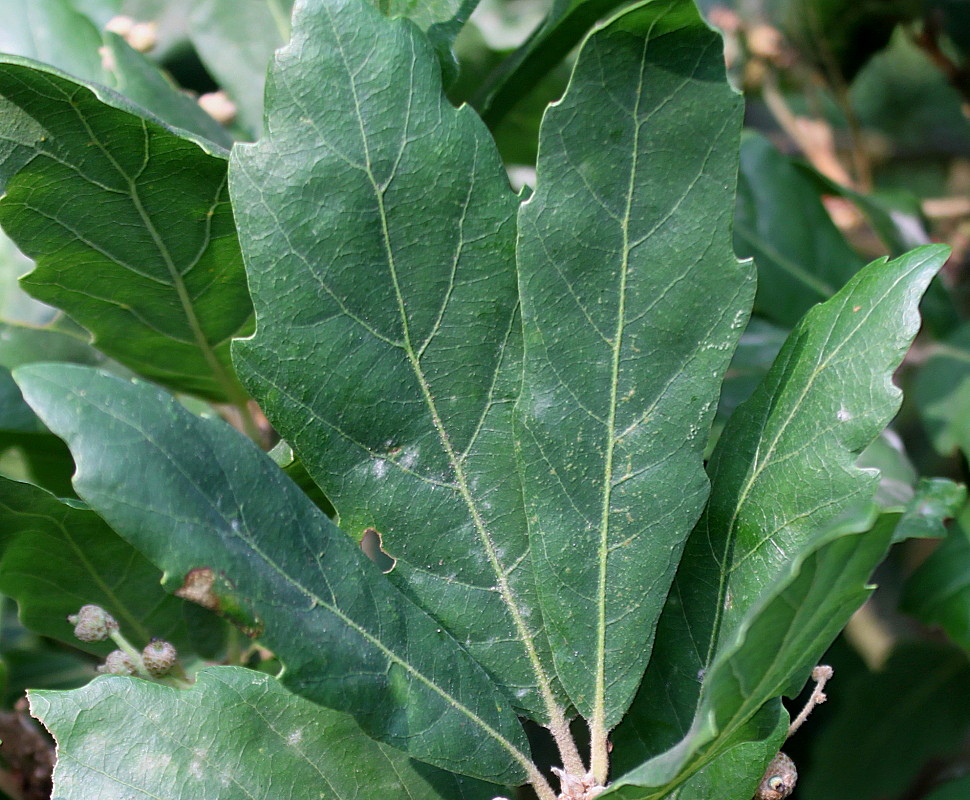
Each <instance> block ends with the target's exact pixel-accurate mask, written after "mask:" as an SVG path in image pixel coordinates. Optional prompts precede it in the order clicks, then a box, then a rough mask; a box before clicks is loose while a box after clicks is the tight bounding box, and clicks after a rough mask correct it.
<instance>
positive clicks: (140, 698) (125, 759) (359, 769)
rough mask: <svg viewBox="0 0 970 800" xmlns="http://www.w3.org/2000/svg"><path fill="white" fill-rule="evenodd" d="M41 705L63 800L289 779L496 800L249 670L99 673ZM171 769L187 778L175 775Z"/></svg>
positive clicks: (223, 788) (487, 787) (276, 788)
mask: <svg viewBox="0 0 970 800" xmlns="http://www.w3.org/2000/svg"><path fill="white" fill-rule="evenodd" d="M30 705H31V713H32V714H33V715H34V716H35V717H37V718H38V719H40V721H41V722H43V723H44V725H45V726H46V727H47V728H48V729H49V730H50V731H51V732H52V733H53V734H54V736H55V738H56V739H57V742H58V755H59V758H58V761H57V766H56V767H55V771H54V787H55V788H54V791H55V794H56V796H57V797H63V798H64V800H81V798H88V797H91V796H97V797H101V798H104V800H122V798H130V797H131V796H132V794H131V793H132V792H133V791H136V792H138V793H139V794H142V795H143V796H150V797H154V798H159V800H169V799H170V800H180V798H184V797H185V792H186V791H187V790H188V791H191V792H192V794H193V796H194V797H197V798H199V799H200V800H229V799H230V798H238V797H241V796H245V797H247V798H252V800H256V798H264V799H265V800H270V798H276V797H279V796H280V786H281V776H285V784H284V785H285V787H286V788H285V790H284V791H285V792H288V793H291V796H302V797H310V796H315V795H317V794H318V793H320V792H321V791H322V787H326V791H327V792H328V794H327V795H326V796H328V797H334V798H337V799H338V800H352V798H361V800H366V799H367V798H374V800H376V798H383V797H403V798H407V800H437V798H439V797H441V796H442V795H444V796H452V793H453V794H454V795H457V796H458V797H460V798H462V800H487V799H488V798H489V797H491V794H490V792H491V793H494V791H495V789H496V787H495V786H494V785H493V784H482V783H477V782H475V781H470V780H467V779H466V780H462V779H459V778H457V777H456V776H451V775H447V774H445V773H441V772H439V771H437V770H427V769H424V768H421V767H420V766H419V765H416V764H415V762H413V761H411V760H410V759H409V758H408V757H407V756H405V755H404V754H403V753H401V752H400V751H397V750H395V749H393V748H391V747H388V746H387V745H381V744H378V743H377V742H375V741H373V740H372V739H369V738H368V737H367V736H366V735H365V734H364V732H363V731H362V730H361V729H360V728H359V727H358V726H357V725H356V724H355V723H354V721H353V719H352V718H351V717H349V716H348V715H346V714H341V713H339V712H336V711H330V710H328V709H324V708H321V707H320V706H317V705H314V704H312V703H310V702H308V701H306V700H303V699H301V698H300V697H297V696H296V695H292V694H290V693H289V692H287V691H286V690H285V689H284V688H283V687H282V685H281V684H280V683H279V682H278V681H276V680H275V679H274V678H272V677H270V676H269V675H265V674H262V673H258V672H254V671H252V670H248V669H243V668H240V667H209V668H206V669H204V670H202V671H201V672H200V673H199V674H198V678H197V681H196V683H195V684H194V685H193V686H192V687H191V688H190V689H188V690H187V691H179V690H176V689H172V688H170V687H167V686H161V685H158V684H154V683H150V682H148V681H142V680H137V679H131V678H118V677H110V678H99V679H97V680H95V681H93V682H92V683H89V684H88V685H87V686H84V687H83V688H81V689H75V690H73V691H70V692H51V691H31V692H30ZM119 729H123V730H124V731H125V743H126V747H125V748H123V750H119V751H110V750H109V751H107V752H106V751H105V747H104V741H105V738H109V739H111V738H114V737H116V736H117V735H118V731H119ZM119 752H120V753H121V755H120V757H118V756H117V755H116V753H119ZM149 765H151V766H149ZM171 770H177V771H178V773H179V774H180V775H183V776H184V780H175V781H173V780H172V779H171ZM188 787H191V789H188ZM445 792H447V794H445Z"/></svg>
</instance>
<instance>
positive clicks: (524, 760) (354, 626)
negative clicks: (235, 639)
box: [62, 387, 544, 780]
mask: <svg viewBox="0 0 970 800" xmlns="http://www.w3.org/2000/svg"><path fill="white" fill-rule="evenodd" d="M62 388H67V389H68V390H69V391H71V392H72V394H74V396H75V397H76V398H77V399H78V401H79V402H81V403H86V404H88V405H91V406H93V407H94V408H96V409H97V410H98V411H100V412H101V413H102V414H104V415H105V416H108V417H111V418H112V419H114V420H116V421H117V422H118V423H120V424H121V425H123V426H127V427H129V428H131V429H133V430H134V431H136V432H137V433H138V434H139V435H140V436H141V437H142V438H143V440H144V441H145V442H146V443H148V444H150V445H152V446H154V447H155V448H156V449H157V450H158V452H159V453H160V454H161V455H162V456H163V457H164V458H165V460H166V461H167V462H168V463H169V464H171V466H172V467H173V468H174V469H175V470H176V471H178V473H179V474H180V475H181V476H182V477H183V478H184V479H185V481H186V482H187V483H188V484H189V485H190V486H192V487H193V488H194V489H195V490H196V492H197V494H198V496H199V497H200V498H201V499H202V500H203V501H204V502H205V503H206V504H207V505H208V507H209V509H210V510H211V512H212V513H213V514H214V515H215V516H216V517H218V518H219V519H220V520H221V521H222V522H223V523H224V527H223V531H232V532H233V535H235V536H236V537H238V538H239V539H240V540H241V541H242V542H243V543H244V544H245V545H246V546H247V547H249V548H250V549H251V550H252V552H253V553H255V554H256V555H257V556H259V558H261V559H262V561H263V562H264V563H265V564H266V566H268V567H269V568H270V569H271V570H272V571H273V572H274V573H276V574H277V575H278V576H279V577H280V578H281V579H282V580H283V581H285V582H286V583H288V584H289V585H290V586H292V587H293V588H295V589H296V590H297V591H299V592H300V594H302V595H304V596H305V597H306V598H307V599H308V600H309V601H310V602H311V604H312V606H319V607H321V608H324V609H326V610H327V611H329V612H330V613H332V614H333V615H334V616H335V617H337V618H338V619H339V620H341V621H342V622H343V623H344V624H345V625H347V627H348V628H350V629H351V630H353V631H355V632H356V633H357V634H358V635H359V636H360V637H361V638H362V639H364V640H365V641H367V642H369V643H370V644H371V645H373V646H374V647H375V648H377V649H378V650H379V651H380V652H382V653H383V654H384V655H385V657H386V658H387V659H388V660H389V661H392V662H393V663H395V664H397V665H398V666H400V667H401V668H402V669H404V670H406V671H407V672H408V673H409V674H411V675H413V676H414V677H415V678H416V679H418V680H419V681H420V682H421V683H423V684H424V685H425V686H427V687H428V688H429V689H431V690H432V691H433V692H435V693H436V694H438V695H439V696H440V697H441V698H442V699H444V700H445V701H446V702H447V703H448V704H449V705H451V707H452V708H454V709H456V710H457V711H459V712H460V713H462V714H463V715H465V716H466V717H468V718H469V719H470V720H471V721H472V722H474V723H475V724H476V725H478V726H479V727H480V728H481V729H482V730H484V731H485V732H486V733H487V734H488V735H489V736H490V737H491V738H493V739H495V740H496V741H497V742H499V744H501V745H502V746H503V747H504V748H505V749H506V750H507V751H508V752H509V753H510V754H511V755H512V756H513V758H515V759H516V761H517V762H518V763H519V764H520V765H521V766H522V767H524V768H525V769H526V771H527V772H529V775H530V779H531V778H532V777H533V776H534V775H536V776H538V777H539V778H540V779H541V778H542V776H541V775H539V773H538V771H537V770H536V768H535V766H534V765H533V764H532V762H531V761H530V760H529V759H528V757H527V756H525V755H524V754H523V753H522V752H521V751H520V750H519V749H518V748H517V747H516V746H515V745H514V744H512V743H511V742H510V741H508V739H506V738H505V737H504V736H502V734H500V733H499V732H498V731H496V730H495V729H494V728H492V727H491V726H490V725H489V724H488V723H487V722H485V721H484V720H483V719H482V718H481V717H479V716H478V715H477V714H475V712H473V711H472V710H471V709H470V708H468V707H467V706H465V705H464V704H463V703H461V702H460V701H459V700H458V699H457V698H455V697H454V696H452V694H451V693H450V692H448V691H446V690H445V689H443V688H442V687H440V686H439V685H438V684H437V683H435V681H433V680H432V679H431V678H429V677H427V676H426V675H425V674H424V673H423V672H421V671H420V670H418V669H417V668H416V667H415V666H413V665H412V664H411V663H410V662H408V661H407V660H406V659H404V658H403V657H401V656H399V655H398V654H397V653H395V652H394V651H393V650H391V649H390V648H389V647H388V646H387V645H385V644H384V643H383V642H382V641H381V640H380V639H378V638H376V637H375V636H374V635H373V634H371V633H370V632H369V631H367V630H366V629H365V628H363V627H362V626H361V625H360V624H358V623H357V622H355V621H354V620H353V619H351V618H350V617H348V616H346V615H345V614H344V613H343V612H342V611H340V609H339V608H337V606H335V605H332V604H330V603H328V602H327V601H326V600H325V599H324V598H322V597H320V596H318V595H317V594H316V593H315V592H313V591H312V590H311V589H310V588H309V587H306V586H304V585H303V584H302V583H301V582H300V581H298V580H297V579H296V578H294V577H293V576H291V575H290V574H289V573H288V572H286V570H284V569H283V568H282V567H281V566H280V565H279V564H277V563H276V561H275V560H274V559H272V558H271V557H270V556H269V555H268V554H267V553H265V552H264V551H263V550H262V549H261V548H260V547H259V546H258V545H257V544H256V543H255V542H254V541H253V540H252V539H251V538H250V537H249V536H247V535H244V533H243V527H242V525H240V524H237V525H236V526H233V525H232V522H233V521H235V520H230V519H228V518H226V516H225V515H224V514H223V513H222V511H221V510H220V509H219V507H218V506H217V505H216V504H215V503H214V501H213V499H212V497H211V496H210V495H209V494H207V493H206V492H205V491H204V490H203V489H202V487H201V486H199V485H198V484H197V483H196V482H195V480H194V479H193V478H192V476H191V475H190V474H189V473H187V472H186V471H185V470H184V469H183V467H182V464H181V462H180V460H179V459H178V458H177V457H176V456H175V455H174V454H173V453H170V452H169V451H168V450H167V449H165V448H164V447H163V446H162V444H161V442H159V441H158V440H157V439H155V438H154V437H153V436H152V434H151V431H148V430H145V429H144V428H142V427H141V426H140V425H138V424H136V423H135V422H134V421H133V420H130V419H126V418H124V417H121V416H119V415H117V414H116V413H114V412H113V410H112V409H111V408H110V407H108V406H106V405H103V404H101V403H98V402H96V401H95V400H94V399H93V398H91V397H88V396H82V395H79V394H78V393H77V392H76V391H74V390H73V389H72V388H70V387H62ZM253 446H255V445H253ZM79 469H80V468H79ZM79 474H80V472H79ZM227 477H228V476H227ZM230 485H231V484H230ZM112 500H113V501H114V502H115V503H118V504H119V505H128V506H131V507H133V508H139V507H138V506H135V505H134V504H132V503H130V502H129V501H127V500H125V499H123V498H121V497H119V496H112ZM234 502H236V504H237V505H239V507H240V508H241V507H242V506H241V505H240V504H239V503H238V501H237V500H235V498H234ZM139 510H142V511H152V513H158V512H156V511H154V510H153V509H149V508H139ZM167 516H168V515H167ZM236 522H237V523H238V521H236ZM247 532H248V531H247ZM169 554H170V555H175V556H176V557H177V556H178V553H176V552H175V551H169ZM400 599H401V601H402V602H403V603H405V604H409V605H412V606H413V607H414V608H415V609H416V610H418V611H419V612H420V613H421V614H424V613H425V612H424V611H421V610H420V609H418V607H417V606H414V605H413V604H412V603H411V601H409V600H408V599H407V598H406V597H404V596H403V595H400ZM312 606H311V607H312ZM543 780H544V779H543Z"/></svg>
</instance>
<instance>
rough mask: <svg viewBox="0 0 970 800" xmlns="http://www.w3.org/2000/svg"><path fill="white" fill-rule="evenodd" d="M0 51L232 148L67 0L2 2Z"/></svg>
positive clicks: (191, 105)
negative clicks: (107, 91)
mask: <svg viewBox="0 0 970 800" xmlns="http://www.w3.org/2000/svg"><path fill="white" fill-rule="evenodd" d="M0 17H2V18H3V19H5V20H9V21H10V22H11V23H12V24H9V25H7V24H5V25H4V27H3V29H2V30H0V52H2V53H7V54H10V55H16V56H24V57H25V58H30V59H33V60H35V61H40V62H43V63H44V64H48V65H50V66H52V67H56V68H57V69H60V70H63V71H64V72H67V73H68V74H70V75H71V76H73V77H74V78H76V79H78V80H80V81H82V82H95V83H100V84H103V85H105V86H108V87H110V88H112V89H114V90H116V91H117V92H119V93H120V94H123V95H125V97H127V98H128V99H129V100H131V101H133V102H134V103H136V104H138V105H140V106H141V107H142V108H145V109H147V110H148V111H150V112H152V113H153V114H155V115H156V116H158V117H159V118H161V119H162V120H164V121H165V122H166V123H167V124H169V125H173V126H176V127H179V128H184V129H185V130H188V131H192V132H193V133H195V134H197V135H199V136H204V137H206V138H208V139H210V140H211V141H213V142H217V143H218V144H220V145H222V146H223V147H229V146H231V145H232V138H231V137H230V136H229V135H228V134H227V132H226V131H225V129H224V128H223V127H222V126H221V125H219V124H218V123H217V122H216V121H215V120H214V119H212V117H210V116H209V115H208V114H207V113H206V112H205V111H203V110H202V109H201V108H200V107H199V105H198V104H197V103H196V102H195V100H193V99H192V98H191V97H190V96H189V95H187V94H185V93H184V92H181V91H179V90H178V89H177V88H176V87H175V86H174V84H172V82H171V81H170V80H169V79H168V78H167V77H166V76H165V75H163V73H162V72H161V71H160V70H159V69H158V67H156V66H155V65H154V64H153V63H152V62H151V61H149V60H148V59H147V58H146V57H145V56H143V55H142V54H141V53H139V52H137V51H135V50H133V49H132V48H131V47H129V45H128V44H127V42H125V40H124V39H122V38H121V37H120V36H116V35H115V34H113V33H107V32H105V33H102V32H101V31H100V30H99V29H98V28H97V27H95V26H94V24H93V23H92V22H91V21H90V19H89V18H88V17H87V16H86V15H85V14H82V13H80V12H79V11H77V10H76V9H75V8H74V6H73V5H72V3H71V2H70V0H0Z"/></svg>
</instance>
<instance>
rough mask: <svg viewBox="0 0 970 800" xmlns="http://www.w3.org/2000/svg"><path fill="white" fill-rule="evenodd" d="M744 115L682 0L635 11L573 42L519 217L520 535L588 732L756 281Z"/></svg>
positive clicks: (675, 542)
mask: <svg viewBox="0 0 970 800" xmlns="http://www.w3.org/2000/svg"><path fill="white" fill-rule="evenodd" d="M740 114H741V98H740V97H739V96H738V95H737V94H735V93H734V92H733V91H732V90H731V88H730V87H729V86H728V84H727V82H726V80H725V77H724V66H723V56H722V48H721V39H720V38H719V37H718V36H717V35H716V34H714V33H713V32H712V31H711V30H710V29H709V28H708V27H707V26H706V25H705V23H704V22H703V21H702V19H701V18H700V16H699V15H698V13H697V11H696V9H695V8H694V6H693V4H692V3H688V2H681V1H679V0H670V1H669V2H668V1H665V0H661V1H658V2H651V3H646V4H644V5H642V6H640V7H638V8H636V9H634V10H632V11H629V12H627V13H625V14H623V15H622V16H620V17H618V18H617V19H616V20H614V21H613V22H611V23H609V24H607V25H606V26H605V27H603V28H602V29H600V30H598V31H597V32H595V33H594V34H593V35H592V36H591V37H590V38H589V40H588V41H587V42H586V43H585V45H584V47H583V49H582V51H581V52H580V56H579V60H578V62H577V65H576V69H575V71H574V73H573V76H572V79H571V81H570V85H569V89H568V91H567V93H566V95H565V97H564V98H563V99H562V100H561V101H560V102H559V103H558V104H557V105H555V106H554V107H552V108H551V109H550V110H549V111H548V112H547V113H546V115H545V118H544V120H543V126H542V131H541V135H540V145H539V162H538V182H537V189H536V193H535V195H534V196H533V197H532V198H531V199H530V200H529V201H528V202H527V203H526V204H524V205H523V207H522V211H521V213H520V215H519V228H520V232H519V242H518V264H519V281H520V293H521V297H522V317H523V330H524V334H525V361H524V373H523V389H522V396H521V398H520V400H519V403H518V405H517V408H516V411H517V416H516V420H517V424H518V434H517V438H518V439H519V442H518V448H519V450H520V464H521V468H522V475H523V488H524V494H525V500H526V507H527V511H528V516H529V528H530V531H529V533H530V540H531V542H532V550H533V555H534V559H535V565H536V566H535V569H536V580H537V583H538V586H539V594H540V598H541V602H542V608H543V616H544V618H545V620H546V625H547V628H548V630H549V636H550V641H551V643H552V648H553V655H554V657H555V663H556V670H557V674H558V675H559V677H560V679H561V680H562V682H563V685H564V686H565V688H566V690H567V692H568V694H569V697H570V699H571V700H572V702H573V704H574V705H575V706H576V708H577V709H578V710H579V712H580V713H581V714H582V715H583V716H585V717H586V718H587V719H591V720H592V725H593V728H594V730H599V731H603V730H608V729H610V728H612V727H614V726H615V725H616V724H617V723H618V722H619V720H620V718H621V716H622V714H623V712H624V711H625V710H626V708H627V706H628V705H629V703H630V701H631V700H632V698H633V695H634V693H635V692H636V688H637V685H638V684H639V682H640V678H641V676H642V674H643V670H644V668H645V667H646V662H647V659H648V658H649V655H650V647H651V640H652V635H651V634H652V632H653V630H654V628H655V626H656V624H657V618H658V617H659V615H660V611H661V608H662V606H663V601H664V598H665V597H666V594H667V590H668V588H669V586H670V582H671V580H672V579H673V574H674V570H675V569H676V565H677V561H678V558H679V555H680V552H681V549H682V547H683V544H684V541H685V540H686V538H687V535H688V533H689V532H690V529H691V527H692V526H693V525H694V523H695V522H696V521H697V518H698V517H699V516H700V513H701V510H702V509H703V506H704V502H705V500H706V499H707V492H708V480H707V475H706V474H705V472H704V466H703V453H704V449H705V446H706V444H707V437H708V431H709V428H710V423H711V419H712V417H713V414H714V409H715V406H716V403H717V397H718V392H719V389H720V384H721V379H722V377H723V375H724V372H725V370H726V369H727V366H728V361H729V359H730V357H731V353H732V351H733V349H734V346H735V344H736V343H737V340H738V337H739V336H740V335H741V331H742V330H743V327H744V324H745V323H746V321H747V315H748V311H749V309H750V306H751V300H752V295H753V292H754V281H753V275H752V272H753V270H752V267H751V264H750V263H738V261H737V260H736V258H735V256H734V253H733V252H732V250H731V221H732V218H733V212H734V202H733V194H734V193H733V189H734V177H735V173H736V170H737V160H736V150H737V143H738V136H739V127H740V121H741V119H740ZM658 152H663V153H664V159H663V160H661V159H659V158H656V157H655V154H656V153H658Z"/></svg>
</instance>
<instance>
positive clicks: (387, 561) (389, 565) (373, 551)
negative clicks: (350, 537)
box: [360, 528, 397, 572]
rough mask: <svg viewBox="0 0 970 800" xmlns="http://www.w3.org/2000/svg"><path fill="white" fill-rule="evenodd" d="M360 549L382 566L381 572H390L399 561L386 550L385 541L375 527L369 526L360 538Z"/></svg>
mask: <svg viewBox="0 0 970 800" xmlns="http://www.w3.org/2000/svg"><path fill="white" fill-rule="evenodd" d="M360 549H361V550H363V551H364V555H365V556H367V557H368V558H369V559H370V560H371V561H373V562H374V563H375V564H377V566H379V567H380V568H381V572H390V571H391V570H392V569H394V565H395V564H396V563H397V561H396V560H395V559H394V557H393V556H389V555H388V554H387V553H385V552H384V542H383V540H382V539H381V535H380V534H379V533H378V532H377V531H376V530H374V529H373V528H367V529H366V530H365V531H364V535H363V536H362V537H361V538H360Z"/></svg>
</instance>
